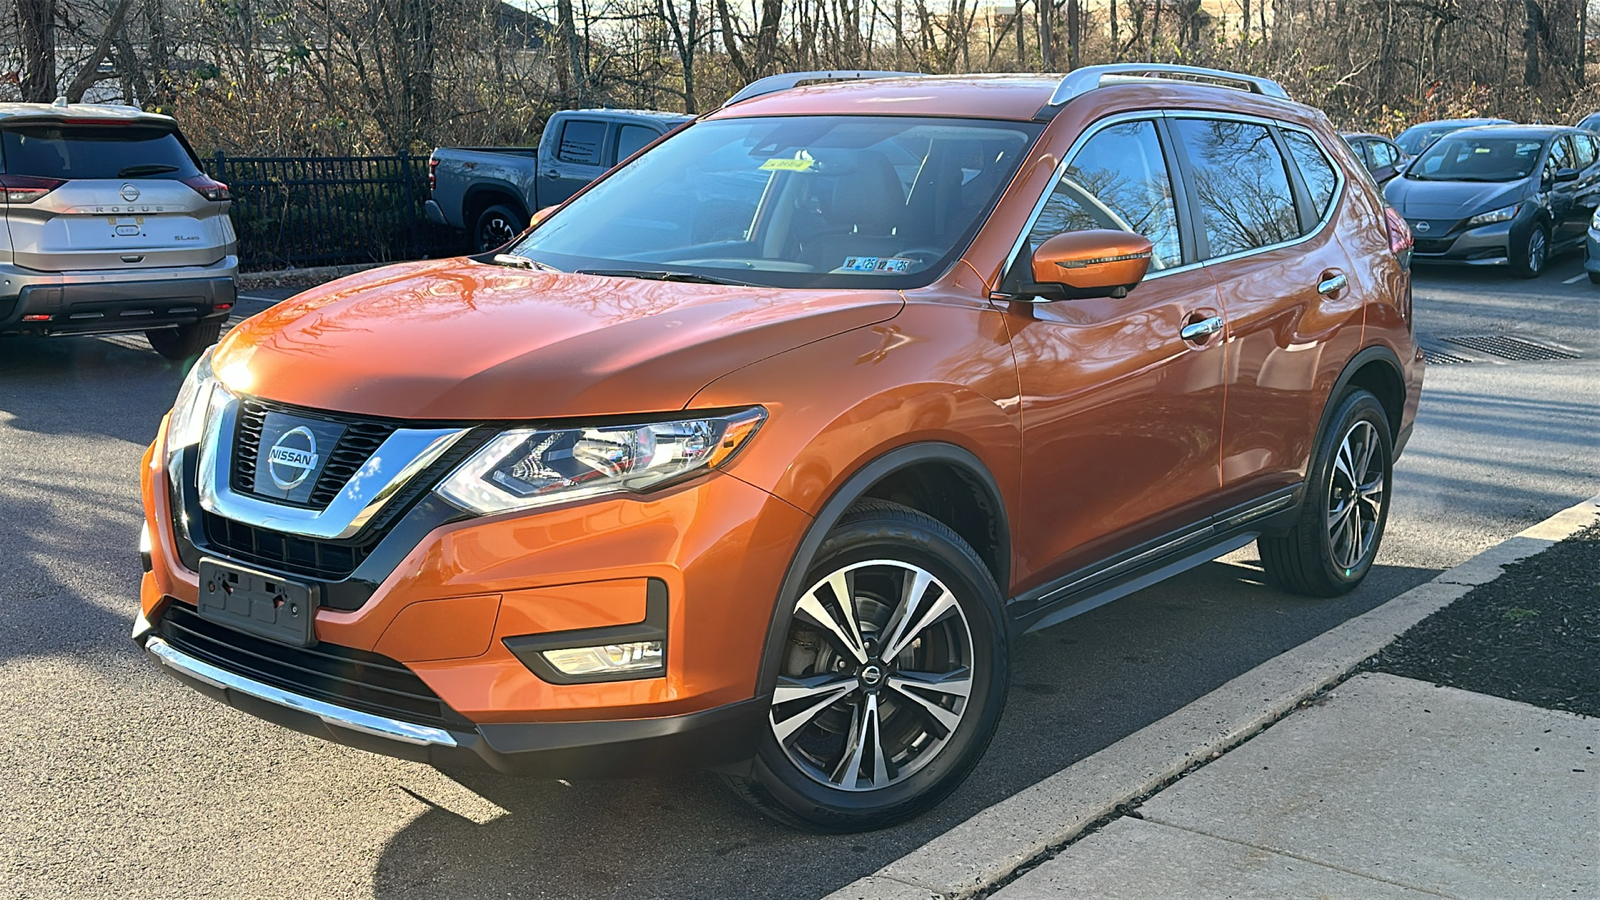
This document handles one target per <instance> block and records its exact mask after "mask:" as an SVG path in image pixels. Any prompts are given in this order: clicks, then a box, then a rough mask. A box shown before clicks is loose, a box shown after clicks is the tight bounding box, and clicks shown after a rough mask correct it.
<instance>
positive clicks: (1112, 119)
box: [1000, 109, 1364, 284]
mask: <svg viewBox="0 0 1600 900" xmlns="http://www.w3.org/2000/svg"><path fill="white" fill-rule="evenodd" d="M1139 119H1150V120H1155V119H1227V120H1232V121H1238V122H1250V123H1253V124H1257V125H1268V126H1275V127H1277V128H1278V129H1279V130H1287V131H1298V132H1300V133H1301V134H1304V135H1306V136H1308V137H1310V138H1311V142H1312V143H1313V144H1315V145H1316V147H1317V150H1318V151H1319V152H1321V153H1322V158H1323V159H1324V160H1325V161H1326V162H1327V163H1328V164H1329V165H1330V166H1332V167H1333V174H1334V176H1335V177H1337V178H1338V182H1337V183H1336V184H1335V185H1334V189H1333V199H1332V200H1329V201H1328V208H1327V210H1326V211H1325V212H1324V213H1323V215H1322V218H1321V219H1320V220H1319V221H1318V222H1317V224H1316V225H1315V226H1313V227H1312V228H1311V229H1310V230H1308V231H1307V232H1306V233H1305V234H1302V235H1300V236H1299V237H1297V238H1294V239H1293V240H1288V241H1281V242H1279V243H1276V244H1268V245H1267V246H1265V247H1252V248H1251V249H1249V250H1241V251H1239V252H1238V253H1232V254H1229V255H1227V256H1214V257H1211V258H1209V259H1202V260H1196V261H1194V262H1188V263H1184V264H1183V265H1181V266H1173V267H1172V268H1170V269H1162V270H1161V271H1159V272H1152V273H1150V274H1148V275H1146V276H1145V277H1144V279H1143V280H1142V281H1140V282H1139V283H1140V284H1144V283H1146V282H1150V281H1155V280H1156V279H1158V278H1163V277H1165V276H1167V275H1176V274H1178V273H1179V272H1188V271H1192V270H1194V269H1199V268H1204V267H1206V266H1210V265H1214V264H1216V263H1221V262H1229V261H1231V260H1235V259H1241V258H1243V257H1246V256H1249V255H1251V254H1253V253H1266V252H1269V251H1272V250H1281V249H1283V248H1285V247H1293V246H1295V245H1296V244H1302V243H1305V242H1306V241H1309V240H1311V239H1312V238H1314V237H1316V236H1317V235H1319V234H1321V233H1322V232H1323V231H1325V230H1327V228H1328V226H1329V224H1331V223H1332V222H1333V220H1334V218H1335V217H1336V215H1337V213H1338V209H1339V205H1340V203H1342V202H1343V201H1344V199H1345V196H1344V194H1345V187H1346V185H1348V184H1349V179H1347V178H1346V177H1345V174H1344V168H1343V167H1342V166H1340V165H1339V164H1338V162H1337V161H1336V160H1334V159H1331V158H1330V157H1329V154H1328V148H1327V147H1326V146H1324V145H1323V143H1322V141H1321V140H1319V139H1318V137H1317V133H1316V132H1315V131H1312V130H1311V129H1309V128H1306V127H1305V126H1303V125H1297V124H1295V123H1293V122H1284V121H1282V120H1279V119H1271V118H1267V117H1265V116H1252V115H1246V114H1242V113H1226V112H1212V111H1210V110H1203V109H1181V110H1160V109H1146V110H1138V111H1133V112H1122V113H1116V114H1114V115H1110V116H1106V117H1105V118H1103V119H1097V120H1095V121H1094V122H1093V123H1092V124H1090V126H1089V127H1088V128H1086V129H1084V131H1083V133H1082V134H1080V135H1078V137H1077V139H1076V140H1074V141H1073V142H1072V146H1070V147H1068V148H1067V152H1066V153H1065V154H1063V155H1062V157H1061V163H1060V164H1059V165H1057V166H1056V168H1055V171H1054V172H1052V173H1051V174H1050V184H1049V186H1048V187H1046V188H1045V190H1044V192H1043V193H1042V194H1040V195H1039V199H1038V200H1037V201H1035V202H1034V204H1033V213H1032V214H1031V215H1029V216H1028V221H1027V224H1025V225H1024V226H1023V227H1022V231H1021V232H1019V233H1018V234H1017V239H1016V240H1015V241H1014V242H1012V244H1011V252H1010V253H1008V254H1006V262H1005V265H1004V266H1002V267H1001V269H1000V271H1001V272H1002V273H1004V272H1009V271H1011V267H1012V266H1014V265H1016V262H1017V255H1018V254H1019V253H1021V252H1022V247H1023V245H1024V244H1025V243H1026V242H1027V240H1028V235H1029V234H1031V233H1032V232H1033V226H1034V225H1036V224H1038V221H1039V216H1041V215H1042V214H1043V213H1044V207H1045V204H1046V203H1048V202H1050V195H1051V193H1053V192H1054V191H1055V186H1056V183H1057V182H1059V181H1060V180H1061V178H1062V176H1063V175H1065V174H1066V171H1067V167H1068V166H1069V165H1071V164H1072V161H1073V159H1075V158H1076V157H1077V155H1078V153H1079V151H1081V150H1082V149H1083V145H1084V144H1086V143H1088V142H1089V140H1090V139H1091V138H1093V137H1094V136H1095V135H1097V134H1099V133H1100V132H1101V131H1104V130H1105V129H1107V128H1109V127H1111V126H1113V125H1121V124H1123V123H1125V122H1131V121H1136V120H1139ZM1274 146H1276V145H1274ZM1286 161H1287V162H1293V160H1286ZM1168 162H1169V165H1170V162H1171V161H1170V160H1169V161H1168ZM1296 165H1298V164H1296ZM1363 165H1364V164H1363ZM1284 174H1285V175H1288V174H1289V173H1288V172H1287V171H1285V172H1284ZM1179 177H1182V174H1181V171H1180V174H1179ZM1302 177H1304V176H1302ZM1291 185H1292V182H1291ZM1180 220H1181V214H1180Z"/></svg>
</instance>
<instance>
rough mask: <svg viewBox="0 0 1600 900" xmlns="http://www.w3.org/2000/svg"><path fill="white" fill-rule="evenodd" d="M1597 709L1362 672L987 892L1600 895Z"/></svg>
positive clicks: (1025, 899)
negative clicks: (1134, 812)
mask: <svg viewBox="0 0 1600 900" xmlns="http://www.w3.org/2000/svg"><path fill="white" fill-rule="evenodd" d="M1597 746H1600V719H1590V718H1586V717H1583V716H1577V715H1573V714H1571V713H1563V712H1552V711H1550V710H1546V709H1541V708H1539V707H1536V706H1529V705H1527V704H1523V703H1515V702H1512V701H1510V700H1501V699H1499V698H1497V697H1487V696H1484V695H1482V694H1474V693H1470V692H1468V691H1459V690H1455V689H1453V688H1441V687H1435V686H1432V685H1428V684H1424V683H1422V682H1419V681H1413V680H1411V679H1407V678H1397V677H1395V676H1393V675H1384V674H1369V675H1359V676H1357V677H1355V678H1352V679H1351V680H1349V681H1347V682H1345V683H1344V684H1342V685H1340V686H1339V687H1338V688H1337V689H1336V690H1334V691H1332V692H1330V693H1329V694H1328V695H1327V696H1326V697H1325V698H1324V699H1323V700H1321V701H1319V702H1318V703H1317V704H1316V705H1313V706H1310V707H1306V708H1303V709H1301V710H1298V711H1296V712H1295V713H1293V714H1292V715H1290V716H1289V717H1288V718H1286V719H1284V720H1283V721H1282V722H1279V723H1278V724H1276V725H1274V726H1273V727H1271V728H1269V729H1267V730H1266V731H1264V732H1262V733H1261V734H1260V735H1258V736H1257V737H1256V738H1254V739H1252V740H1250V741H1248V742H1247V743H1245V744H1243V745H1241V746H1240V747H1238V748H1236V749H1234V750H1233V751H1231V752H1229V753H1228V754H1227V755H1225V756H1223V757H1222V758H1221V759H1219V760H1217V761H1216V762H1213V763H1211V764H1210V765H1207V766H1205V767H1203V768H1201V769H1199V770H1197V771H1195V772H1194V773H1193V774H1191V775H1189V776H1188V777H1186V778H1184V779H1182V780H1181V781H1179V782H1177V783H1176V784H1174V785H1173V786H1172V787H1170V788H1168V789H1167V790H1164V791H1162V792H1161V793H1159V794H1157V795H1156V796H1154V797H1152V798H1150V799H1149V800H1148V801H1146V802H1145V803H1144V804H1143V805H1142V806H1141V807H1140V808H1139V811H1138V815H1139V816H1140V818H1126V817H1125V818H1120V819H1116V820H1115V821H1113V822H1111V823H1110V824H1109V825H1107V826H1106V827H1105V828H1104V829H1102V830H1100V831H1098V832H1095V833H1093V834H1090V835H1089V836H1087V837H1085V838H1084V839H1082V840H1080V841H1078V842H1077V843H1075V844H1072V845H1071V846H1069V847H1067V848H1066V849H1065V850H1063V851H1062V852H1061V854H1060V855H1058V856H1056V857H1055V858H1053V859H1050V860H1048V861H1046V862H1044V863H1043V864H1041V865H1039V866H1038V867H1037V868H1035V869H1032V870H1031V871H1029V872H1027V873H1025V874H1024V875H1022V877H1020V878H1018V879H1017V880H1016V881H1014V882H1012V883H1010V884H1008V885H1006V886H1005V887H1003V888H1001V889H1000V890H999V891H997V892H995V893H994V894H992V895H991V896H992V897H993V898H994V900H1043V898H1056V897H1074V898H1076V897H1097V898H1135V897H1138V898H1146V897H1148V898H1168V897H1186V898H1201V897H1235V898H1246V897H1352V898H1368V897H1370V898H1377V897H1427V896H1447V897H1482V898H1495V900H1498V898H1516V897H1557V896H1559V897H1585V898H1592V897H1600V832H1597V827H1600V760H1596V758H1595V748H1596V747H1597Z"/></svg>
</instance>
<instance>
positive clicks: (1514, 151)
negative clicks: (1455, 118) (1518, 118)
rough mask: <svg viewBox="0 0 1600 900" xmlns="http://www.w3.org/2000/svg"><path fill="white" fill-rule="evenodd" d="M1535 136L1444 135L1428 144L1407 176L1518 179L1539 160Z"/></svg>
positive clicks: (1539, 145)
mask: <svg viewBox="0 0 1600 900" xmlns="http://www.w3.org/2000/svg"><path fill="white" fill-rule="evenodd" d="M1543 150H1544V141H1542V140H1540V139H1538V138H1513V137H1487V136H1476V137H1475V136H1471V135H1468V136H1460V135H1446V136H1445V137H1443V138H1440V139H1439V142H1438V143H1437V144H1434V145H1433V146H1432V147H1429V148H1428V150H1427V152H1426V153H1423V154H1422V156H1421V157H1419V158H1418V159H1417V161H1416V162H1414V163H1412V164H1411V167H1410V168H1408V169H1407V170H1406V177H1407V178H1412V179H1416V180H1419V181H1520V180H1522V179H1524V178H1527V177H1528V175H1529V174H1530V173H1532V172H1533V169H1534V166H1536V165H1538V163H1539V154H1540V153H1541V152H1542V151H1543Z"/></svg>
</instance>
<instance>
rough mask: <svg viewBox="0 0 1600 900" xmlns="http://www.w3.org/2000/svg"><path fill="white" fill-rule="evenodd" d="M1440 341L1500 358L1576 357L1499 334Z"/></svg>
mask: <svg viewBox="0 0 1600 900" xmlns="http://www.w3.org/2000/svg"><path fill="white" fill-rule="evenodd" d="M1440 340H1442V341H1447V342H1449V343H1452V344H1455V345H1456V346H1458V347H1466V348H1467V349H1468V350H1477V351H1479V352H1480V353H1487V354H1489V355H1491V356H1498V357H1500V358H1501V359H1515V360H1523V361H1536V360H1550V359H1577V358H1578V355H1577V354H1575V353H1568V352H1567V351H1565V350H1558V349H1556V348H1555V347H1547V346H1545V345H1544V344H1535V343H1534V342H1533V341H1525V340H1523V339H1522V338H1514V337H1506V336H1505V335H1501V334H1469V335H1459V336H1457V337H1447V338H1440Z"/></svg>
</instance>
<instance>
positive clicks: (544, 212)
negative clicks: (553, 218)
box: [528, 204, 560, 228]
mask: <svg viewBox="0 0 1600 900" xmlns="http://www.w3.org/2000/svg"><path fill="white" fill-rule="evenodd" d="M558 208H560V207H559V204H558V205H557V206H546V207H545V208H544V209H541V210H539V211H538V212H536V213H534V214H533V215H531V216H529V217H528V227H529V228H537V227H539V223H540V222H543V221H544V220H545V219H548V218H550V214H551V213H553V212H555V211H556V210H557V209H558Z"/></svg>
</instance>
